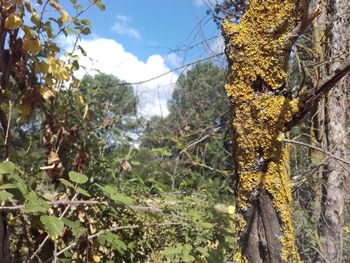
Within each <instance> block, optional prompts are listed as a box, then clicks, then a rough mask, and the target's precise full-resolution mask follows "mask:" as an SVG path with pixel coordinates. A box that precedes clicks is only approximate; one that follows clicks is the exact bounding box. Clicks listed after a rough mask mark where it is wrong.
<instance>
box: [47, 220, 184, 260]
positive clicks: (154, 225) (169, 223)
mask: <svg viewBox="0 0 350 263" xmlns="http://www.w3.org/2000/svg"><path fill="white" fill-rule="evenodd" d="M176 225H181V223H174V222H163V223H159V224H149V225H128V226H116V227H111V228H109V229H105V230H101V231H99V232H97V233H95V234H92V235H89V236H88V237H87V238H86V239H79V240H77V241H74V242H73V243H71V244H69V245H68V246H66V247H65V248H63V249H62V250H60V251H59V252H57V253H56V254H55V255H54V257H56V258H57V257H58V256H60V255H62V254H63V253H64V252H66V251H68V250H69V249H71V248H72V247H74V246H75V245H77V244H79V243H81V242H83V241H86V240H91V239H94V238H96V237H98V236H101V235H103V234H105V233H107V232H114V231H118V230H125V229H135V228H149V227H167V226H176ZM51 260H52V257H51V258H50V259H48V260H46V261H45V263H48V262H51Z"/></svg>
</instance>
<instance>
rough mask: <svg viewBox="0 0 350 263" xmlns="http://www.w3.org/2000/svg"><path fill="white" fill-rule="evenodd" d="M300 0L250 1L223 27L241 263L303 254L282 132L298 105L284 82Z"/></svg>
mask: <svg viewBox="0 0 350 263" xmlns="http://www.w3.org/2000/svg"><path fill="white" fill-rule="evenodd" d="M302 3H303V4H305V3H306V1H301V2H299V1H292V0H286V1H280V0H269V1H259V0H251V1H249V6H248V8H247V10H246V13H245V15H244V16H243V17H242V19H241V21H240V23H239V24H238V25H234V24H232V23H230V22H228V21H225V22H224V23H223V26H222V30H223V36H224V39H225V45H226V55H227V58H228V62H229V70H230V84H229V85H227V86H226V91H227V94H228V96H229V97H230V99H231V102H232V106H233V123H232V126H233V129H234V133H235V138H234V141H235V145H236V149H235V162H236V167H237V172H238V175H239V183H238V190H237V193H236V203H237V211H238V212H239V214H240V220H239V223H238V234H239V236H240V244H241V252H240V253H237V254H236V255H235V261H237V262H254V263H259V262H299V261H300V259H299V256H298V253H297V249H296V247H295V241H294V231H293V227H292V224H291V217H290V207H291V199H292V198H291V186H290V182H289V173H288V167H287V165H286V164H288V149H287V148H286V147H285V145H284V144H283V142H282V141H283V140H282V138H283V136H285V131H286V125H287V124H288V123H289V122H290V121H291V120H292V118H293V116H294V115H295V114H296V113H297V112H298V110H299V106H298V101H297V100H295V99H292V98H291V97H290V96H289V95H288V92H286V85H285V82H286V76H287V65H288V59H289V55H290V50H291V46H292V44H293V41H295V40H296V38H297V33H300V32H301V31H302V30H303V29H304V28H305V26H306V24H305V23H304V24H300V23H299V22H300V20H301V21H303V20H302V18H304V16H303V14H304V11H305V6H303V5H302ZM305 21H306V22H307V17H306V18H305ZM305 21H304V22H305ZM298 24H299V25H300V26H299V27H297V25H298ZM295 28H297V31H295Z"/></svg>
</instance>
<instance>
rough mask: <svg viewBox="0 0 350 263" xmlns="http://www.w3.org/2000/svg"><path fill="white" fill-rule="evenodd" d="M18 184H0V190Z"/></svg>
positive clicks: (14, 186) (13, 187) (15, 187)
mask: <svg viewBox="0 0 350 263" xmlns="http://www.w3.org/2000/svg"><path fill="white" fill-rule="evenodd" d="M17 188H18V186H17V185H15V184H3V185H0V190H4V189H17Z"/></svg>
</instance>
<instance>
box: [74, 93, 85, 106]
mask: <svg viewBox="0 0 350 263" xmlns="http://www.w3.org/2000/svg"><path fill="white" fill-rule="evenodd" d="M75 98H76V100H77V103H78V105H79V106H84V105H85V102H84V99H83V97H82V96H81V95H80V94H79V93H75Z"/></svg>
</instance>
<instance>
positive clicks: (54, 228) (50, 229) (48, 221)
mask: <svg viewBox="0 0 350 263" xmlns="http://www.w3.org/2000/svg"><path fill="white" fill-rule="evenodd" d="M40 221H41V223H43V224H44V227H45V229H46V231H47V233H48V234H49V235H50V237H51V238H57V236H59V235H60V234H61V232H62V230H63V228H64V223H63V221H62V220H61V219H59V218H58V217H55V216H46V215H44V216H41V217H40Z"/></svg>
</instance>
